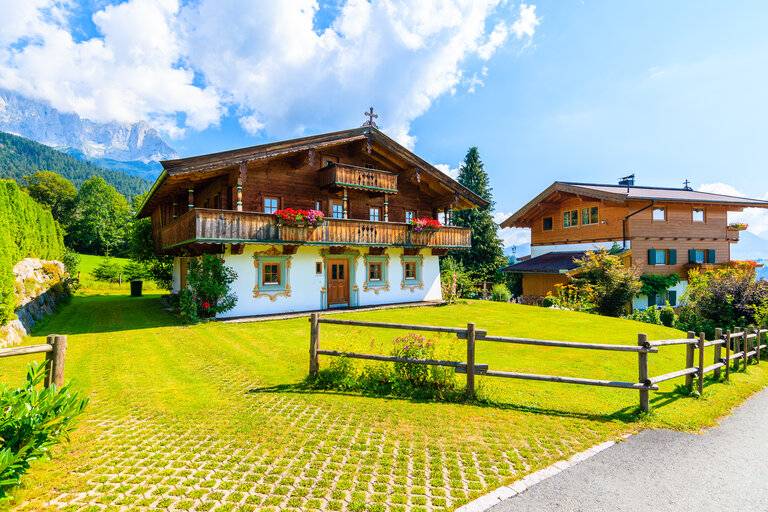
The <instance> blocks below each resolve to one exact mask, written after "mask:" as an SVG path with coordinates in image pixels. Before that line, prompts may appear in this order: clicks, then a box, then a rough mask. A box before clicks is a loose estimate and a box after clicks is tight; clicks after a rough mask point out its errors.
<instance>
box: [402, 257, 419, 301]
mask: <svg viewBox="0 0 768 512" xmlns="http://www.w3.org/2000/svg"><path fill="white" fill-rule="evenodd" d="M409 262H412V263H416V279H406V278H405V264H406V263H409ZM400 264H401V265H402V267H403V268H402V270H403V274H402V275H403V279H402V281H400V288H402V289H403V290H408V291H411V292H413V291H415V290H417V289H418V290H421V289H422V288H424V257H423V256H422V255H421V254H419V255H416V256H407V255H405V254H403V255H402V256H400Z"/></svg>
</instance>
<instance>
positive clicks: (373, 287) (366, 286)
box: [363, 254, 389, 295]
mask: <svg viewBox="0 0 768 512" xmlns="http://www.w3.org/2000/svg"><path fill="white" fill-rule="evenodd" d="M371 263H380V264H381V279H380V280H378V281H371V280H369V279H368V278H369V277H370V274H369V272H368V265H370V264H371ZM363 265H364V267H365V280H364V281H363V291H364V292H368V291H372V292H373V293H375V294H376V295H378V294H379V292H380V291H384V292H388V291H389V255H388V254H382V255H371V254H366V255H365V256H363Z"/></svg>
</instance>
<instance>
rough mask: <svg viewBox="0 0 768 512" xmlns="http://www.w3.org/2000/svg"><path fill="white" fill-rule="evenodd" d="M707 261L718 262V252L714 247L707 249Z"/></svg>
mask: <svg viewBox="0 0 768 512" xmlns="http://www.w3.org/2000/svg"><path fill="white" fill-rule="evenodd" d="M707 263H717V253H716V252H715V250H714V249H707Z"/></svg>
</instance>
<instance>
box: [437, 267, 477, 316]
mask: <svg viewBox="0 0 768 512" xmlns="http://www.w3.org/2000/svg"><path fill="white" fill-rule="evenodd" d="M440 285H441V287H442V290H443V300H445V301H446V302H448V303H449V304H453V303H454V302H456V301H457V300H458V299H459V298H460V297H466V296H467V295H469V294H470V293H471V291H472V289H473V286H472V279H471V278H470V276H469V273H468V272H467V271H466V270H465V269H464V265H462V264H461V262H459V261H456V260H455V259H453V258H451V257H447V258H444V259H443V260H442V261H441V262H440Z"/></svg>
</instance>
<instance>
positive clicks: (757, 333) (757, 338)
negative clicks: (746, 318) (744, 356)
mask: <svg viewBox="0 0 768 512" xmlns="http://www.w3.org/2000/svg"><path fill="white" fill-rule="evenodd" d="M752 333H753V334H754V335H755V364H760V329H758V328H757V327H754V326H753V327H752Z"/></svg>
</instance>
